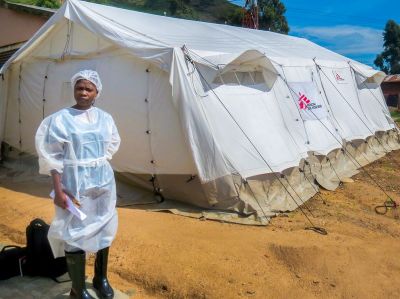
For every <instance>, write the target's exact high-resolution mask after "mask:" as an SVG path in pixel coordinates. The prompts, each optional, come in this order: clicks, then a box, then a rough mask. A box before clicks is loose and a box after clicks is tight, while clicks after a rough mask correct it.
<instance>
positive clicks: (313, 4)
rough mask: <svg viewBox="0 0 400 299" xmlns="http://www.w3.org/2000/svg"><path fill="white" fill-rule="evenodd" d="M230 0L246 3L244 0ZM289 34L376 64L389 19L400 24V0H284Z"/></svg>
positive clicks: (366, 62) (381, 49)
mask: <svg viewBox="0 0 400 299" xmlns="http://www.w3.org/2000/svg"><path fill="white" fill-rule="evenodd" d="M231 2H233V3H235V4H238V5H240V6H243V4H244V2H245V1H244V0H232V1H231ZM281 2H283V3H284V4H285V6H286V13H285V16H286V19H287V20H288V23H289V27H290V32H289V34H290V35H294V36H299V37H304V38H307V39H309V40H311V41H313V42H315V43H317V44H319V45H321V46H323V47H326V48H328V49H330V50H333V51H335V52H338V53H340V54H342V55H344V56H347V57H349V58H352V59H354V60H357V61H360V62H362V63H365V64H368V65H371V66H373V62H374V60H375V58H376V55H377V54H379V53H381V52H382V51H383V46H382V45H383V37H382V34H383V29H384V28H385V25H386V22H387V21H388V20H389V19H392V20H395V21H396V22H397V23H399V24H400V1H399V0H390V1H389V0H347V1H346V0H281Z"/></svg>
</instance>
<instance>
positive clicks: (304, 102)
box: [299, 92, 311, 110]
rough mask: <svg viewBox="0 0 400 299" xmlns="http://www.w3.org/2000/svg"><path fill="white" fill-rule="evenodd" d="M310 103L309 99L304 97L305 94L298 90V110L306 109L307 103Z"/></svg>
mask: <svg viewBox="0 0 400 299" xmlns="http://www.w3.org/2000/svg"><path fill="white" fill-rule="evenodd" d="M310 103H311V100H310V99H309V98H307V97H306V95H305V94H302V93H301V92H299V107H300V110H305V109H307V105H308V104H310Z"/></svg>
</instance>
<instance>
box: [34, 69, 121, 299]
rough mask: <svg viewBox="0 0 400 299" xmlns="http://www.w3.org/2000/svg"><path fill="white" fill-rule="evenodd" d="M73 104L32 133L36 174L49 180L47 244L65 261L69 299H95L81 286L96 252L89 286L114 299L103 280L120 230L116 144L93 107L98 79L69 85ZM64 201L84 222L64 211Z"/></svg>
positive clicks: (112, 130)
mask: <svg viewBox="0 0 400 299" xmlns="http://www.w3.org/2000/svg"><path fill="white" fill-rule="evenodd" d="M71 82H72V86H73V88H74V97H75V101H76V104H75V105H74V106H72V107H70V108H64V109H62V110H60V111H58V112H56V113H54V114H52V115H50V116H48V117H47V118H45V119H44V120H43V121H42V123H41V125H40V127H39V129H38V131H37V133H36V150H37V152H38V156H39V167H40V169H39V172H40V173H41V174H48V175H51V177H52V181H53V185H54V204H55V205H56V215H55V218H54V220H53V222H52V223H51V226H50V230H49V234H48V238H49V241H50V245H51V248H52V250H53V254H54V256H55V257H59V256H64V254H65V256H66V260H67V265H68V272H69V274H70V277H71V280H72V288H71V293H70V296H71V297H72V298H93V297H92V296H91V295H90V294H89V293H88V291H87V290H86V286H85V257H86V256H85V252H97V254H96V261H95V275H94V278H93V286H94V288H95V289H96V291H97V292H98V294H99V295H100V297H101V298H107V299H108V298H113V297H114V291H113V289H112V287H111V286H110V284H109V282H108V280H107V261H108V249H109V246H110V245H111V243H112V241H113V239H114V237H115V234H116V231H117V226H118V218H117V212H116V209H115V204H116V189H115V180H114V172H113V170H112V168H111V166H110V164H109V163H108V160H110V159H111V158H112V156H113V154H114V153H115V152H116V151H117V150H118V147H119V144H120V138H119V135H118V131H117V128H116V126H115V124H114V120H113V118H112V117H111V116H110V115H109V114H108V113H106V112H104V111H102V110H101V109H99V108H96V107H93V104H94V102H95V100H96V99H97V98H98V97H99V95H100V93H101V89H102V85H101V81H100V78H99V75H98V74H97V72H95V71H91V70H84V71H80V72H78V73H77V74H75V75H74V76H73V77H72V79H71ZM67 197H69V198H70V199H72V201H73V202H74V203H72V202H70V203H69V204H75V205H76V206H77V207H78V208H79V209H80V210H81V211H82V212H83V213H84V214H86V215H87V217H86V218H85V219H84V220H80V219H79V218H78V217H76V216H74V215H73V214H72V213H71V212H70V211H69V210H68V209H67V207H68V201H67Z"/></svg>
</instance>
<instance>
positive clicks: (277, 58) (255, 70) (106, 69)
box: [0, 0, 399, 218]
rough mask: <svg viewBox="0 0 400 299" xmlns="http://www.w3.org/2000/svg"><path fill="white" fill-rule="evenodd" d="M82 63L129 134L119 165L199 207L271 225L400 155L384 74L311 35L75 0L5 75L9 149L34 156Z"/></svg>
mask: <svg viewBox="0 0 400 299" xmlns="http://www.w3.org/2000/svg"><path fill="white" fill-rule="evenodd" d="M85 68H89V69H95V70H97V71H98V72H99V74H100V76H101V78H102V81H103V86H104V87H103V93H102V95H101V97H100V99H98V100H97V102H96V105H97V106H99V107H100V108H102V109H104V110H106V111H108V112H109V113H111V114H112V115H113V116H114V118H115V121H116V123H117V126H118V128H119V131H120V135H121V138H122V144H121V148H120V151H119V152H118V154H117V155H116V156H115V158H114V159H113V161H112V165H113V167H114V169H115V170H117V171H118V172H120V173H123V174H125V177H127V178H129V179H130V180H132V181H134V182H135V183H136V184H139V185H141V186H142V187H147V188H150V189H153V188H154V190H155V191H156V192H161V193H162V194H163V195H164V196H165V197H167V198H173V199H176V200H179V201H184V202H188V203H191V204H194V205H197V206H199V207H202V208H206V209H217V210H229V211H235V212H238V213H239V214H242V215H250V214H254V215H256V216H257V217H260V218H268V217H270V216H272V215H274V214H275V213H276V212H277V211H286V210H292V209H294V208H296V207H297V206H298V205H301V204H302V203H304V202H305V201H306V200H308V199H309V198H310V197H312V196H313V195H314V194H315V193H316V192H317V191H318V188H319V186H320V185H321V186H323V187H325V188H327V189H332V190H333V189H335V188H336V187H337V186H338V184H339V183H340V180H342V179H343V178H346V177H349V176H352V175H354V174H355V173H356V172H357V169H358V168H360V167H361V166H363V165H366V164H368V163H370V162H372V161H374V160H376V159H378V158H379V157H382V156H383V155H384V154H385V153H387V152H389V151H391V150H394V149H398V148H399V140H398V131H397V129H396V127H395V123H394V122H393V121H392V119H391V117H390V114H389V111H388V108H387V106H386V103H385V101H384V98H383V95H382V92H381V89H380V83H381V81H382V80H383V78H384V76H385V75H384V73H382V72H379V71H376V70H374V69H372V68H370V67H368V66H366V65H363V64H360V63H358V62H356V61H352V60H350V59H348V58H346V57H343V56H341V55H339V54H336V53H334V52H332V51H329V50H327V49H325V48H322V47H320V46H318V45H316V44H314V43H312V42H310V41H308V40H306V39H302V38H297V37H292V36H287V35H281V34H277V33H272V32H267V31H259V30H251V29H244V28H238V27H232V26H227V25H218V24H210V23H204V22H196V21H189V20H182V19H175V18H169V17H164V16H156V15H150V14H145V13H139V12H135V11H129V10H124V9H119V8H115V7H109V6H104V5H99V4H93V3H89V2H83V1H77V0H67V1H65V3H64V4H63V6H62V7H61V8H60V9H59V10H58V11H57V12H56V13H55V15H54V16H53V17H52V18H51V19H50V20H49V21H48V22H47V23H46V24H45V25H44V26H43V27H42V28H41V29H40V30H39V31H38V32H37V33H36V34H35V36H34V37H32V39H31V40H29V41H28V42H27V43H26V44H25V45H24V46H23V47H22V48H21V49H20V50H19V51H18V52H16V53H15V54H14V55H13V56H12V57H11V59H10V60H9V61H8V62H7V63H6V64H5V65H4V66H3V68H2V69H1V71H0V72H1V76H2V80H1V83H0V84H1V85H0V88H1V89H0V92H1V94H0V111H1V114H0V140H2V141H4V142H6V143H7V144H9V145H11V146H13V147H15V148H17V149H18V150H20V151H22V152H27V153H32V154H34V153H35V149H34V135H35V131H36V128H37V127H38V125H39V123H40V122H41V120H42V119H43V118H44V117H46V116H47V115H49V114H51V113H53V112H55V111H57V110H58V109H60V108H62V107H65V106H69V105H71V104H73V96H72V87H71V82H70V78H71V76H72V75H73V74H74V73H75V72H77V71H78V70H81V69H85ZM316 183H318V184H316Z"/></svg>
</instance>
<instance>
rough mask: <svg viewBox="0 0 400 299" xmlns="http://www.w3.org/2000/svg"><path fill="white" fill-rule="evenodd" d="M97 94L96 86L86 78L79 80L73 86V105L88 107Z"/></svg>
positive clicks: (82, 107) (81, 107)
mask: <svg viewBox="0 0 400 299" xmlns="http://www.w3.org/2000/svg"><path fill="white" fill-rule="evenodd" d="M96 96H97V89H96V86H95V85H94V84H93V83H92V82H90V81H88V80H84V79H82V80H79V81H78V82H76V84H75V87H74V97H75V101H76V105H75V107H76V108H78V109H89V108H90V107H92V104H93V102H94V100H95V98H96Z"/></svg>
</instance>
